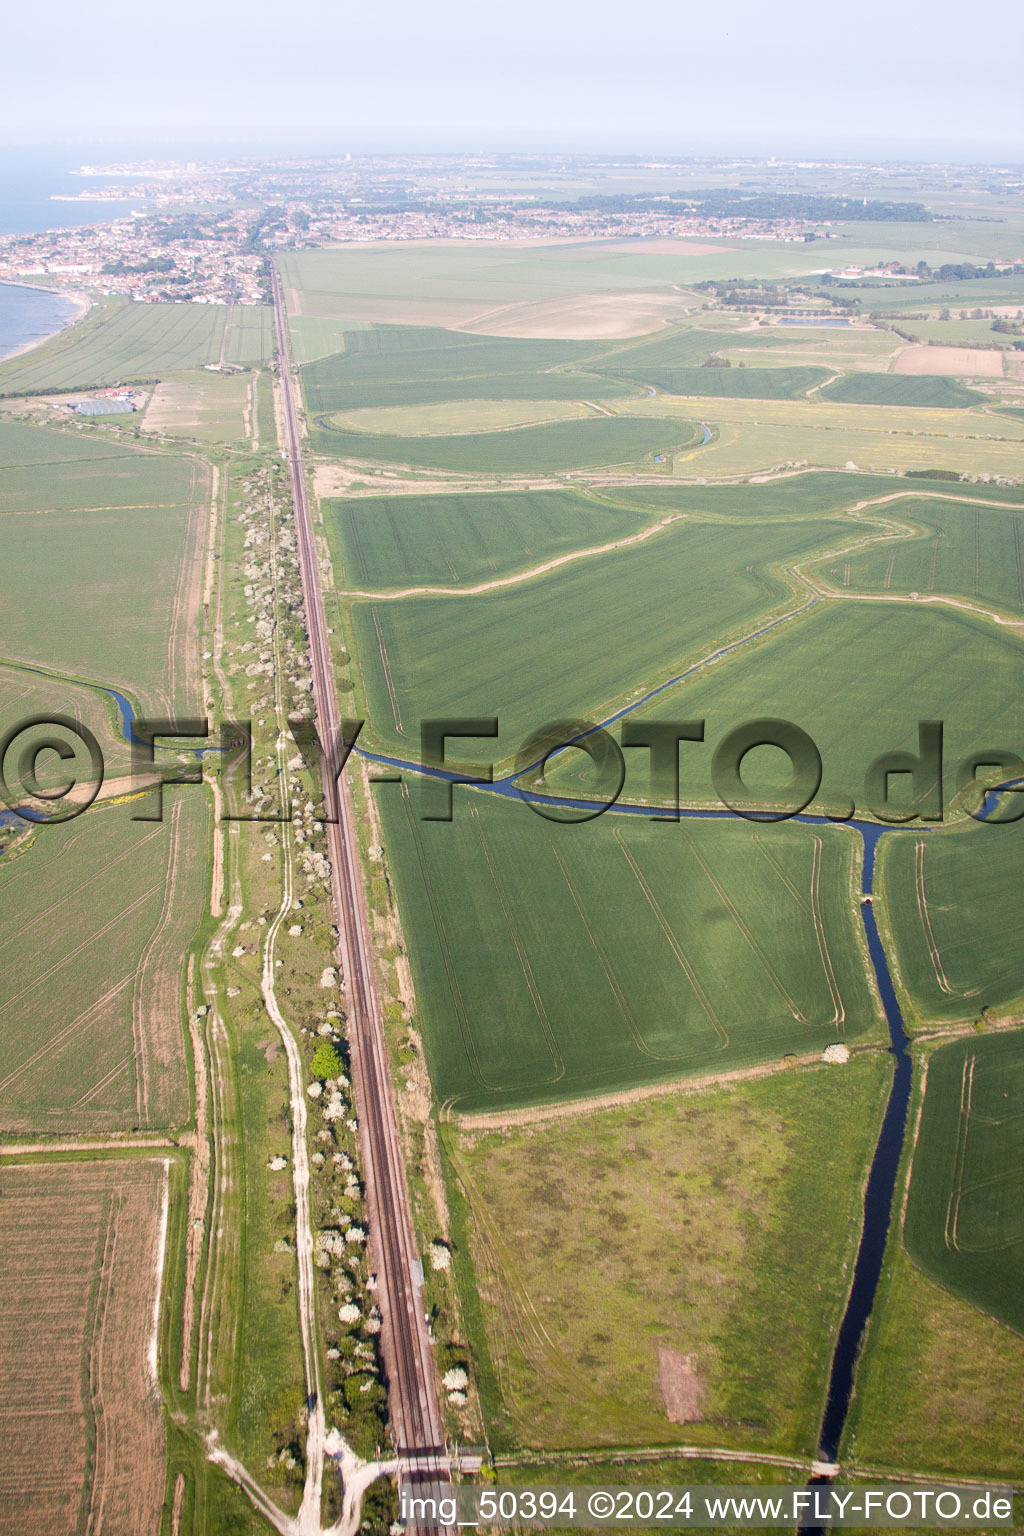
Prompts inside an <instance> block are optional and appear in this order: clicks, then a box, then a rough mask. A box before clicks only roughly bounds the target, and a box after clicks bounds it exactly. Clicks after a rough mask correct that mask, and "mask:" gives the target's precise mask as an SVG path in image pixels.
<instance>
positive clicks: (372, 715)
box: [352, 519, 1015, 763]
mask: <svg viewBox="0 0 1024 1536" xmlns="http://www.w3.org/2000/svg"><path fill="white" fill-rule="evenodd" d="M841 530H842V525H839V527H837V526H836V525H835V524H834V523H822V522H820V521H811V520H810V519H807V520H804V521H800V522H793V523H791V524H778V523H776V524H768V525H763V526H760V527H758V526H756V525H750V524H737V525H736V526H735V527H728V526H723V525H721V524H713V523H698V522H680V523H676V524H674V525H672V526H671V527H669V528H667V529H666V530H665V531H664V532H662V533H660V534H658V535H657V536H656V537H654V538H651V539H648V540H646V541H645V542H644V543H642V544H638V545H634V546H633V547H631V548H626V549H622V550H616V551H614V552H612V553H610V554H605V555H600V556H596V557H594V558H593V559H589V560H583V561H580V562H579V563H578V564H572V565H569V566H566V567H565V568H563V569H560V570H555V571H552V572H550V573H548V574H547V575H544V576H540V577H537V578H536V579H534V580H530V581H527V582H524V583H523V584H522V585H520V586H516V587H510V588H507V589H505V590H501V591H495V592H488V593H484V594H482V595H477V596H472V595H459V596H455V595H453V596H451V597H448V596H440V597H409V598H403V599H401V600H399V601H397V602H378V603H374V602H367V601H356V602H353V604H352V624H353V629H354V634H355V645H354V652H355V655H356V656H357V658H358V662H359V666H360V669H361V674H362V679H363V688H364V698H365V703H366V713H367V715H368V718H369V726H370V729H372V731H373V735H374V738H375V739H376V740H377V741H379V742H382V743H383V744H384V745H385V746H386V747H387V748H388V749H389V750H393V749H395V748H396V747H397V748H399V749H400V750H402V751H404V753H405V755H406V756H410V755H411V756H413V757H416V758H418V757H419V721H420V719H421V718H423V717H424V716H431V715H453V714H454V715H494V714H497V715H498V716H499V717H500V720H501V728H502V729H501V738H500V741H499V742H498V743H497V744H496V745H495V747H494V751H493V756H494V761H495V762H496V763H497V762H501V761H505V760H511V758H513V757H514V755H515V753H516V752H517V751H518V749H519V747H520V745H521V743H522V742H523V741H524V740H525V738H526V736H527V735H528V734H529V733H531V732H533V731H535V730H538V729H539V728H540V727H542V726H543V725H545V724H546V723H547V722H548V721H550V720H556V719H560V718H566V717H569V718H580V717H581V716H583V717H587V718H594V719H601V718H604V717H605V716H607V715H608V714H610V713H611V711H612V709H613V707H614V705H615V704H616V703H618V704H620V705H621V704H625V703H629V702H632V701H633V700H634V699H636V698H637V697H638V696H639V694H640V693H641V692H642V691H643V689H644V688H645V687H649V686H650V685H651V684H653V683H654V682H656V681H660V680H661V679H663V678H668V677H671V676H672V675H673V674H674V673H677V672H680V671H682V670H683V668H684V666H685V665H686V664H687V662H688V661H690V662H692V661H695V660H697V659H698V658H699V657H701V656H703V655H705V654H706V653H707V652H708V651H710V650H712V649H713V648H714V642H715V639H716V637H720V636H724V635H725V634H728V633H729V632H731V631H732V630H734V629H735V628H737V627H738V626H741V625H742V626H750V627H751V628H753V627H754V626H755V623H756V620H757V616H758V615H759V614H761V613H763V612H764V610H766V609H767V608H770V607H771V606H773V605H774V604H777V603H779V602H781V601H782V600H783V599H785V598H786V597H787V595H788V593H789V590H790V589H789V587H788V586H787V585H786V584H785V583H784V582H783V581H782V580H781V579H780V578H779V577H777V576H773V575H772V574H771V573H770V572H769V571H768V570H767V567H768V566H769V565H770V564H771V563H772V562H776V561H783V560H792V559H796V558H799V557H800V556H801V555H804V554H808V553H810V552H812V551H814V550H815V549H820V548H821V547H822V545H823V543H824V542H825V540H826V539H830V538H834V537H836V535H837V534H838V533H840V532H841ZM991 644H992V647H993V650H994V651H998V649H999V647H998V644H997V642H994V641H993V642H991ZM1014 655H1015V653H1014ZM806 660H807V659H806V657H804V658H802V663H803V664H806ZM758 665H759V666H763V662H762V661H761V658H760V653H759V659H758ZM688 697H689V694H688V692H684V693H681V694H678V695H677V694H676V693H674V692H672V693H669V694H668V695H667V696H665V697H664V698H663V699H662V700H661V701H660V704H659V708H658V709H657V710H656V711H655V712H656V713H658V714H659V715H661V716H665V717H666V718H670V719H671V718H673V716H674V715H675V714H677V713H678V714H681V715H683V716H686V715H687V714H688V713H689V710H688V705H687V703H685V702H684V700H688ZM791 703H792V701H791ZM666 706H667V716H666ZM763 713H764V710H762V709H755V712H754V717H755V718H756V716H758V715H760V714H763ZM716 723H717V722H716ZM684 756H685V754H684ZM705 759H706V754H705ZM705 759H702V761H705Z"/></svg>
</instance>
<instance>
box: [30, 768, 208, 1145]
mask: <svg viewBox="0 0 1024 1536" xmlns="http://www.w3.org/2000/svg"><path fill="white" fill-rule="evenodd" d="M138 809H139V802H137V801H136V802H129V803H128V804H124V805H111V806H101V805H97V806H95V807H94V808H93V809H92V810H90V811H87V812H86V813H85V814H84V815H83V816H80V817H78V818H76V819H75V820H72V821H69V822H65V823H63V824H61V825H59V826H52V827H42V828H40V829H39V830H38V831H37V832H36V833H35V835H34V838H33V840H32V842H31V844H30V846H29V847H28V848H27V849H25V847H24V844H22V845H21V851H18V852H15V853H14V854H8V855H7V856H6V857H5V858H3V859H0V956H2V958H3V966H4V971H5V974H6V975H7V977H8V978H9V979H8V982H7V986H6V994H5V998H4V1008H3V1022H2V1024H0V1061H2V1067H0V1126H2V1128H3V1129H4V1130H5V1131H21V1132H24V1131H44V1130H45V1131H50V1132H53V1131H59V1132H62V1133H66V1132H68V1131H71V1130H73V1131H75V1132H82V1131H99V1130H127V1129H130V1128H131V1127H132V1126H134V1125H138V1126H163V1125H167V1124H168V1123H170V1122H172V1121H181V1120H183V1119H185V1118H186V1117H187V1114H188V1105H189V1095H188V1080H187V1075H186V1067H185V1060H184V1053H183V1047H182V1036H181V1031H182V1014H181V985H182V954H183V952H184V951H185V950H186V948H187V946H188V944H189V942H190V940H191V938H192V935H193V933H194V932H195V929H196V927H197V925H198V923H199V921H200V920H201V917H202V911H203V896H204V892H205V887H206V881H207V868H208V857H207V848H208V839H209V823H208V811H207V801H206V798H205V797H204V795H203V793H202V791H201V790H199V789H197V788H193V789H187V788H186V789H182V790H180V791H169V792H168V794H167V796H166V797H165V815H164V820H163V821H162V822H160V823H152V822H136V821H132V820H131V819H130V818H131V816H132V814H133V812H135V811H136V810H138Z"/></svg>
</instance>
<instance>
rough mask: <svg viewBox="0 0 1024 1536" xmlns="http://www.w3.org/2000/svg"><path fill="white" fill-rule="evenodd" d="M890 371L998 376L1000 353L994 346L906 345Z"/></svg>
mask: <svg viewBox="0 0 1024 1536" xmlns="http://www.w3.org/2000/svg"><path fill="white" fill-rule="evenodd" d="M892 371H893V373H941V374H944V375H945V376H946V377H948V378H973V379H1001V378H1002V377H1003V354H1002V352H1000V351H997V350H996V349H995V348H994V347H993V348H990V349H988V350H985V351H983V350H982V349H981V348H980V347H907V348H906V349H905V350H904V351H903V352H901V353H900V355H899V357H898V358H897V359H896V361H895V362H894V363H893V365H892Z"/></svg>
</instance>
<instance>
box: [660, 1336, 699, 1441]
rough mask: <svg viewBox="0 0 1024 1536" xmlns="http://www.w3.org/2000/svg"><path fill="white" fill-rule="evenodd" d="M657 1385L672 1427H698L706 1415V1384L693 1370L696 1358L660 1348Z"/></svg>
mask: <svg viewBox="0 0 1024 1536" xmlns="http://www.w3.org/2000/svg"><path fill="white" fill-rule="evenodd" d="M658 1385H659V1386H660V1388H661V1395H662V1398H663V1400H664V1403H665V1412H666V1413H667V1414H668V1416H669V1418H670V1419H671V1420H672V1423H673V1424H699V1423H700V1422H701V1420H702V1419H703V1417H704V1415H703V1413H702V1412H701V1404H702V1403H703V1401H704V1383H703V1382H702V1381H701V1379H700V1377H699V1376H698V1374H697V1371H696V1368H695V1366H694V1356H693V1355H681V1354H680V1353H679V1351H678V1350H677V1349H669V1347H668V1345H667V1344H659V1345H658Z"/></svg>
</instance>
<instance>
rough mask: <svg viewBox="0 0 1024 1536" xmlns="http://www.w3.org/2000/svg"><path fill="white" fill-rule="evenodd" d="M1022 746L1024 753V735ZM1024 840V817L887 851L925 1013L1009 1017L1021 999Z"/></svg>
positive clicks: (889, 884)
mask: <svg viewBox="0 0 1024 1536" xmlns="http://www.w3.org/2000/svg"><path fill="white" fill-rule="evenodd" d="M998 739H999V738H998V737H994V736H986V737H985V741H986V742H987V741H989V740H998ZM1012 744H1013V745H1014V746H1016V747H1017V748H1018V750H1019V748H1020V741H1019V739H1018V740H1017V741H1016V742H1014V743H1012ZM1021 755H1024V753H1022V754H1021ZM1008 798H1010V799H1013V798H1016V797H1013V796H1011V797H1008ZM975 803H976V802H975ZM1022 838H1024V833H1022V831H1021V823H1019V822H1011V823H1009V824H1006V825H1003V826H995V825H993V826H984V825H980V824H978V823H975V822H971V823H969V824H968V825H967V826H965V827H963V828H957V829H956V830H955V831H950V832H948V833H943V834H942V835H941V836H935V835H934V834H932V833H930V832H929V833H927V834H925V835H923V836H922V835H914V834H912V833H908V834H907V835H905V836H901V837H899V838H896V839H895V840H894V841H892V842H891V843H890V845H889V846H888V847H887V848H886V850H885V857H884V860H883V865H882V867H883V870H884V881H885V892H886V901H887V905H888V909H889V911H890V913H891V914H892V915H891V919H890V921H891V925H892V928H893V932H894V934H895V938H896V945H897V954H898V958H899V967H900V975H901V977H902V979H903V982H904V985H905V986H906V988H907V991H908V992H909V994H910V1000H911V1005H912V1008H913V1010H914V1011H915V1012H916V1013H917V1015H918V1016H919V1017H920V1018H921V1019H925V1020H927V1019H963V1018H968V1019H976V1018H978V1017H979V1015H980V1013H981V1010H982V1009H983V1008H986V1007H987V1008H993V1009H994V1010H995V1011H996V1012H997V1013H1000V1012H1003V1011H1005V1010H1007V1009H1009V1008H1011V1007H1013V1006H1014V1005H1017V1004H1018V1003H1019V1000H1020V998H1021V995H1022V994H1024V913H1022V911H1021V904H1020V899H1019V894H1018V893H1019V889H1020V883H1019V882H1020V857H1021V845H1022Z"/></svg>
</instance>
